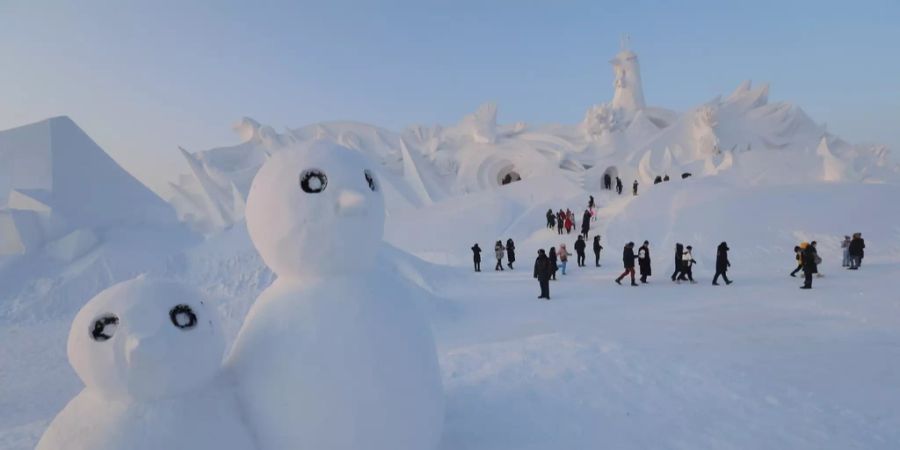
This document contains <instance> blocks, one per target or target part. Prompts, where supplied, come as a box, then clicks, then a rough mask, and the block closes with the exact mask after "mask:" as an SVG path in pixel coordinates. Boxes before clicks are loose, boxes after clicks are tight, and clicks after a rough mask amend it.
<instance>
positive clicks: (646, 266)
mask: <svg viewBox="0 0 900 450" xmlns="http://www.w3.org/2000/svg"><path fill="white" fill-rule="evenodd" d="M638 265H639V266H640V269H641V283H646V282H647V277H649V276H651V275H653V272H652V271H651V270H650V243H649V242H647V241H644V245H642V246H641V248H640V249H638Z"/></svg>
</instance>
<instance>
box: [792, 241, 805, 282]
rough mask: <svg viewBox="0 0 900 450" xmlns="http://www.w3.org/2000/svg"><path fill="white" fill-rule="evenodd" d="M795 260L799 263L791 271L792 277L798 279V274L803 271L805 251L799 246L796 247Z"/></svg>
mask: <svg viewBox="0 0 900 450" xmlns="http://www.w3.org/2000/svg"><path fill="white" fill-rule="evenodd" d="M794 259H795V260H796V261H797V267H795V268H794V270H792V271H791V276H792V277H796V276H797V272H799V271H801V270H803V249H802V248H800V246H799V245H795V246H794Z"/></svg>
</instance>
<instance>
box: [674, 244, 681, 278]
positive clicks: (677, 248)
mask: <svg viewBox="0 0 900 450" xmlns="http://www.w3.org/2000/svg"><path fill="white" fill-rule="evenodd" d="M683 256H684V246H683V245H681V242H676V243H675V271H674V272H672V281H677V280H678V279H679V278H681V275H682V267H681V266H682V263H683V259H682V257H683Z"/></svg>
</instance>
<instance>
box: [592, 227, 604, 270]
mask: <svg viewBox="0 0 900 450" xmlns="http://www.w3.org/2000/svg"><path fill="white" fill-rule="evenodd" d="M600 250H603V246H602V245H600V235H599V234H598V235H596V236H594V265H595V266H596V267H600Z"/></svg>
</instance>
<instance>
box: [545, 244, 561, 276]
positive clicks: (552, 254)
mask: <svg viewBox="0 0 900 450" xmlns="http://www.w3.org/2000/svg"><path fill="white" fill-rule="evenodd" d="M547 258H550V267H552V268H553V271H552V272H551V273H550V279H551V280H553V281H556V271H557V270H559V264H557V262H556V247H550V253H547Z"/></svg>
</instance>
